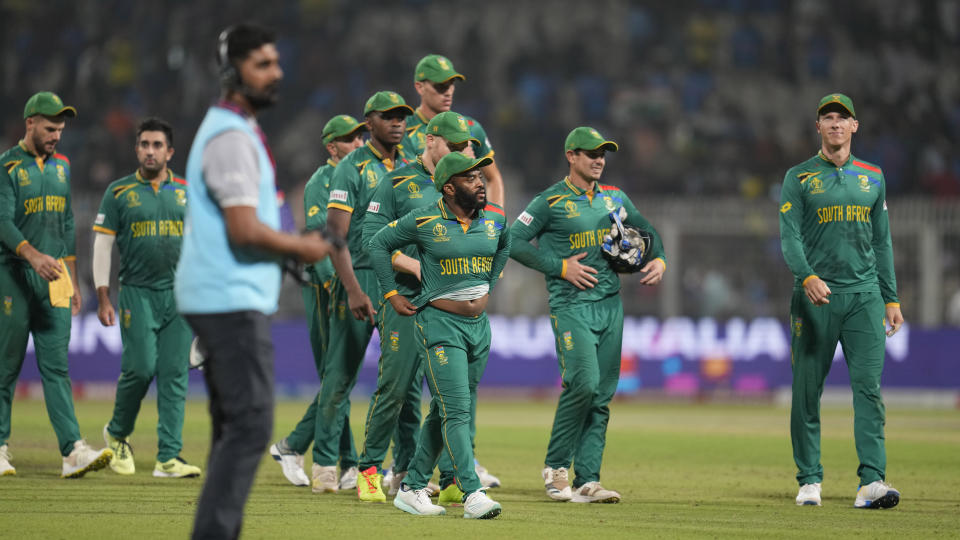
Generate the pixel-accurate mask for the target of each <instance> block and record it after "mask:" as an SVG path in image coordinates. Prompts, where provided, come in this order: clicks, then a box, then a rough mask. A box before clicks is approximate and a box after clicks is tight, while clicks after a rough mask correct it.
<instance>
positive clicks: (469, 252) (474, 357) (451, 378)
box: [370, 154, 510, 495]
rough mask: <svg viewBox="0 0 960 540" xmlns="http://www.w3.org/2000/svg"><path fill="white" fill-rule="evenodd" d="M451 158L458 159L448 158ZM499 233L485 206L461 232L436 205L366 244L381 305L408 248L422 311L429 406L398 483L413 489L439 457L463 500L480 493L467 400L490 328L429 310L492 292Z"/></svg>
mask: <svg viewBox="0 0 960 540" xmlns="http://www.w3.org/2000/svg"><path fill="white" fill-rule="evenodd" d="M454 155H457V156H460V154H450V155H449V156H454ZM444 159H446V157H445V158H444ZM479 161H480V160H477V162H479ZM442 163H443V160H441V164H442ZM488 163H489V161H488ZM439 166H440V164H438V167H439ZM505 225H506V220H505V218H504V213H503V210H502V209H501V208H500V207H498V206H495V205H492V204H488V205H487V206H486V208H485V209H483V210H478V211H477V213H476V216H475V217H474V219H473V220H472V221H471V222H470V223H469V225H468V224H465V223H463V222H461V221H460V220H459V219H458V218H457V217H456V216H455V215H454V214H453V213H452V212H451V211H450V210H449V208H447V205H446V204H445V203H444V201H443V200H442V199H441V200H438V201H437V203H436V204H434V205H429V206H425V207H421V208H418V209H416V210H413V211H412V212H410V213H408V214H406V215H405V216H403V217H402V218H400V219H399V220H397V221H394V222H391V223H390V224H389V225H388V226H387V227H384V228H382V229H381V230H380V231H379V232H378V233H377V234H376V235H374V237H373V239H372V240H371V241H370V251H371V256H372V258H373V264H374V268H375V270H376V273H377V278H378V280H379V282H380V287H381V289H383V290H384V291H388V292H387V293H386V294H385V295H384V298H385V299H389V298H390V297H391V296H393V295H395V294H398V293H399V290H400V287H401V285H400V284H399V283H398V282H397V280H396V274H395V273H394V272H393V269H392V265H391V253H393V252H394V250H396V249H398V248H401V247H404V246H406V245H410V244H412V245H413V246H415V248H416V255H417V257H416V258H417V259H419V260H420V263H421V266H420V272H421V283H422V289H421V291H420V294H418V295H417V296H416V297H414V298H411V301H412V302H413V303H414V305H416V306H418V307H421V308H422V309H420V311H419V312H418V313H417V315H416V317H415V324H416V325H417V339H418V341H419V343H418V344H419V345H420V346H421V347H422V349H421V354H422V355H423V359H424V360H423V361H424V370H425V372H426V374H427V380H428V381H429V384H430V388H431V391H432V393H433V398H432V399H431V401H430V413H429V415H428V416H427V418H426V420H424V423H423V428H422V430H421V433H420V442H419V444H418V446H417V451H416V454H415V456H414V458H413V462H412V463H411V466H410V467H409V472H408V474H407V476H406V478H405V480H404V483H405V484H407V486H409V487H410V488H412V489H420V488H423V487H425V486H426V485H427V482H428V480H429V479H430V476H431V475H432V474H433V469H434V467H436V466H437V460H438V458H439V456H440V452H441V451H442V450H443V449H446V450H447V454H448V456H449V458H450V460H451V462H452V465H453V468H454V471H455V480H456V482H457V487H458V488H459V489H460V490H461V491H463V492H464V494H466V495H469V494H470V493H472V492H474V491H476V490H478V489H480V488H481V485H480V481H479V480H478V479H477V475H476V472H475V470H474V460H473V447H472V445H473V443H472V436H471V433H470V419H471V414H472V411H473V410H474V409H475V404H474V403H473V402H472V401H473V399H472V396H476V387H477V384H478V383H479V381H480V377H481V376H482V375H483V371H484V369H485V368H486V363H487V356H488V354H489V352H490V323H489V321H488V320H487V315H486V313H483V314H481V315H479V316H477V317H463V316H460V315H455V314H452V313H447V312H445V311H441V310H439V309H437V308H435V307H432V306H431V305H430V304H429V302H430V301H431V300H433V299H436V298H439V297H441V296H444V295H446V294H449V293H452V292H455V291H459V290H463V289H467V288H470V287H474V286H482V285H483V284H488V285H489V288H490V290H492V289H493V287H494V286H495V285H496V282H497V279H498V278H499V276H500V273H501V271H502V270H503V267H504V265H505V264H506V262H507V258H508V256H509V252H510V237H509V235H508V234H506V233H507V231H506V227H505ZM383 309H392V308H388V307H386V306H384V307H383Z"/></svg>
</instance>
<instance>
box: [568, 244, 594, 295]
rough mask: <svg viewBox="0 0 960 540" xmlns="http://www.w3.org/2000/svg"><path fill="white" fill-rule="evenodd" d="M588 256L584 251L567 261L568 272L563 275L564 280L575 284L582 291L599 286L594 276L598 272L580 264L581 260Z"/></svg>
mask: <svg viewBox="0 0 960 540" xmlns="http://www.w3.org/2000/svg"><path fill="white" fill-rule="evenodd" d="M586 256H587V252H586V251H584V252H583V253H577V254H576V255H574V256H572V257H570V258H568V259H566V261H567V271H566V272H565V273H564V274H563V279H565V280H567V281H569V282H570V283H573V285H574V286H575V287H576V288H578V289H580V290H581V291H585V290H587V289H592V288H593V286H594V285H596V284H597V278H596V277H594V276H593V274H596V273H597V270H596V269H595V268H592V267H590V266H587V265H585V264H580V259H582V258H584V257H586Z"/></svg>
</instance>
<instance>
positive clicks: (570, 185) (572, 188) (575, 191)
mask: <svg viewBox="0 0 960 540" xmlns="http://www.w3.org/2000/svg"><path fill="white" fill-rule="evenodd" d="M563 183H564V184H566V185H567V189H569V190H570V191H572V192H573V194H574V195H582V194H583V193H584V191H583V190H582V189H580V188H578V187H577V186H576V185H574V183H573V182H571V181H570V177H569V176H564V177H563ZM588 191H589V192H591V193H596V192H598V191H600V183H599V182H597V181H596V180H594V181H593V188H592V189H590V190H588Z"/></svg>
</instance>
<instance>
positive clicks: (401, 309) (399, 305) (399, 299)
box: [387, 294, 417, 317]
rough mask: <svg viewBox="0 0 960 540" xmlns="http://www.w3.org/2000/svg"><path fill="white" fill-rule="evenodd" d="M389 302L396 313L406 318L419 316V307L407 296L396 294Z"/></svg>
mask: <svg viewBox="0 0 960 540" xmlns="http://www.w3.org/2000/svg"><path fill="white" fill-rule="evenodd" d="M387 300H388V301H389V302H390V305H391V306H393V309H394V311H396V312H397V313H399V314H400V315H403V316H404V317H409V316H411V315H416V314H417V307H416V306H414V305H413V304H411V303H410V301H409V300H407V297H406V296H402V295H399V294H395V295H393V296H391V297H390V298H388V299H387Z"/></svg>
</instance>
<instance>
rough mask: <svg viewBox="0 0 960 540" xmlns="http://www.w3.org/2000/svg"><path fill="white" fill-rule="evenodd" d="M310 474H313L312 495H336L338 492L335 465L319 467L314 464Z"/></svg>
mask: <svg viewBox="0 0 960 540" xmlns="http://www.w3.org/2000/svg"><path fill="white" fill-rule="evenodd" d="M311 472H312V473H313V487H312V488H311V489H312V490H313V492H314V493H336V492H337V491H338V490H339V483H338V482H337V467H336V465H330V466H327V467H321V466H320V465H317V464H316V463H314V464H313V470H312V471H311Z"/></svg>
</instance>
